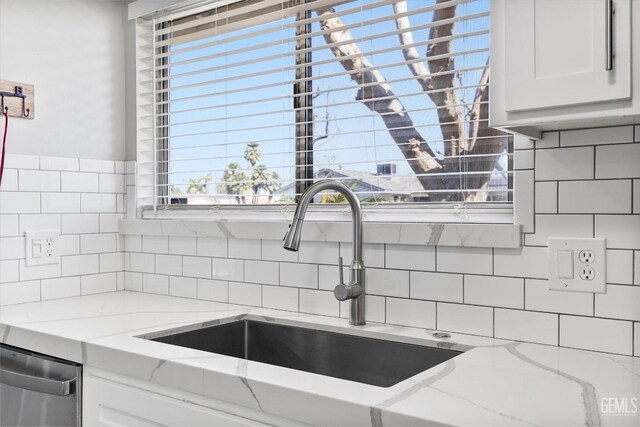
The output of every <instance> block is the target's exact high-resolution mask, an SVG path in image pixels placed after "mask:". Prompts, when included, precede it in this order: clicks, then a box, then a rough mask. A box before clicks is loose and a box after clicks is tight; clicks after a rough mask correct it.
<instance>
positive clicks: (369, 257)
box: [336, 242, 384, 268]
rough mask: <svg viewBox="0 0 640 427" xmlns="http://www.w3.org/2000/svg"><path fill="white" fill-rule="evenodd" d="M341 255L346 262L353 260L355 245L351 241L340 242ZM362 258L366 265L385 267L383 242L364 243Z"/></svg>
mask: <svg viewBox="0 0 640 427" xmlns="http://www.w3.org/2000/svg"><path fill="white" fill-rule="evenodd" d="M340 256H341V257H342V259H343V260H344V263H345V264H349V263H350V262H351V258H353V246H352V245H351V243H345V242H341V243H340ZM362 258H363V259H364V262H365V264H364V265H365V267H367V268H368V267H380V268H383V267H384V245H383V244H381V243H365V244H364V245H362ZM336 262H337V261H336Z"/></svg>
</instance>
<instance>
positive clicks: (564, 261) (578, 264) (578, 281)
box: [549, 238, 607, 294]
mask: <svg viewBox="0 0 640 427" xmlns="http://www.w3.org/2000/svg"><path fill="white" fill-rule="evenodd" d="M605 254H606V240H605V239H569V238H567V239H562V238H551V239H549V289H553V290H561V291H573V292H595V293H601V294H603V293H605V292H606V286H607V285H606V277H607V271H606V266H607V263H606V259H605Z"/></svg>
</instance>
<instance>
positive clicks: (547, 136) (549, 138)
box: [535, 132, 560, 148]
mask: <svg viewBox="0 0 640 427" xmlns="http://www.w3.org/2000/svg"><path fill="white" fill-rule="evenodd" d="M535 146H536V148H557V147H559V146H560V132H543V133H542V139H541V140H538V141H535Z"/></svg>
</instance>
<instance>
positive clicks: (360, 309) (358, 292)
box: [283, 179, 365, 326]
mask: <svg viewBox="0 0 640 427" xmlns="http://www.w3.org/2000/svg"><path fill="white" fill-rule="evenodd" d="M323 190H334V191H337V192H338V193H340V194H342V195H343V196H344V197H346V198H347V201H348V202H349V206H350V207H351V216H352V221H353V260H352V261H351V266H350V267H349V284H348V285H345V284H344V283H342V258H340V267H339V268H340V283H339V284H338V285H337V286H336V287H335V289H334V290H333V294H334V295H335V297H336V299H337V300H338V301H346V300H348V299H350V300H351V315H350V318H349V324H351V325H355V326H362V325H364V324H365V321H364V263H363V262H362V209H361V208H360V202H359V201H358V198H357V197H356V195H355V194H354V193H353V191H351V190H350V189H349V188H348V187H347V186H345V185H344V184H342V183H341V182H338V181H335V180H333V179H324V180H322V181H318V182H316V183H315V184H313V185H311V186H310V187H309V188H308V189H307V191H305V192H304V193H303V194H302V196H301V197H300V201H299V202H298V206H297V207H296V212H295V214H294V215H293V221H292V222H291V225H290V226H289V231H288V232H287V234H286V235H285V236H284V245H283V247H284V248H285V249H287V250H290V251H297V250H298V249H299V248H300V236H301V234H302V224H303V223H304V216H305V214H306V213H307V208H308V207H309V203H311V201H312V200H313V198H314V196H315V195H316V194H318V193H319V192H321V191H323Z"/></svg>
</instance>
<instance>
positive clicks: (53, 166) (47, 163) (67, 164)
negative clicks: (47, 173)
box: [40, 156, 80, 171]
mask: <svg viewBox="0 0 640 427" xmlns="http://www.w3.org/2000/svg"><path fill="white" fill-rule="evenodd" d="M40 169H41V170H52V171H77V170H79V169H80V163H79V161H78V159H75V158H71V157H49V156H40Z"/></svg>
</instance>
